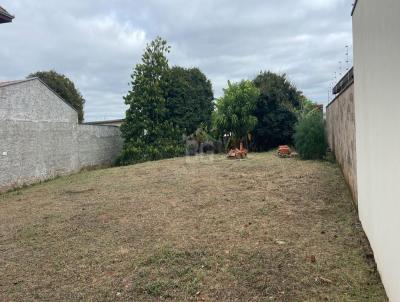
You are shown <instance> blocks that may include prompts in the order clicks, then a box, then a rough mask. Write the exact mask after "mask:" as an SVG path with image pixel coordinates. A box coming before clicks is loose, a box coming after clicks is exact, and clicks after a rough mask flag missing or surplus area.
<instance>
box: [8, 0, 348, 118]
mask: <svg viewBox="0 0 400 302" xmlns="http://www.w3.org/2000/svg"><path fill="white" fill-rule="evenodd" d="M352 2H353V0H246V1H243V0H190V1H188V0H135V1H132V0H113V1H110V0H68V1H60V0H35V1H32V0H3V1H1V2H0V5H1V6H3V7H4V8H5V9H7V10H8V11H9V12H10V13H11V14H13V15H15V16H16V17H15V19H14V21H13V23H12V24H3V25H0V43H1V47H0V80H14V79H21V78H25V77H26V76H27V75H28V74H29V73H31V72H35V71H38V70H49V69H55V70H56V71H58V72H60V73H64V74H65V75H67V76H68V77H70V78H71V79H72V80H73V81H74V82H75V84H76V86H77V87H78V88H79V90H80V91H81V93H82V94H83V96H84V98H85V99H86V105H85V120H86V121H92V120H103V119H114V118H122V117H123V116H124V115H125V105H124V103H123V99H122V96H123V95H125V94H126V93H127V91H128V89H129V82H130V74H131V73H132V69H133V67H134V65H135V64H136V63H138V62H139V61H140V57H141V54H142V52H143V48H144V47H145V45H146V43H147V42H149V41H150V40H152V39H153V38H155V37H156V36H157V35H160V36H162V37H163V38H165V39H167V40H168V42H169V43H170V45H171V46H172V51H171V54H170V55H169V59H170V64H171V65H181V66H185V67H199V68H200V69H201V70H202V71H203V72H204V73H205V74H206V75H207V77H208V78H210V79H211V81H212V84H213V88H214V93H215V96H216V97H218V96H220V95H221V94H222V88H223V87H225V86H226V83H227V80H233V81H238V80H241V79H252V78H254V77H255V76H256V75H257V73H259V72H260V71H261V70H271V71H274V72H280V73H283V72H284V73H286V74H287V75H288V77H289V78H290V80H291V81H292V82H293V83H295V85H296V86H297V87H298V89H300V90H302V91H303V92H304V94H305V95H306V96H308V97H309V98H310V99H312V100H314V101H317V102H320V103H327V100H328V89H329V87H330V86H331V85H332V83H333V78H334V72H335V71H336V72H338V73H339V61H343V62H345V61H346V56H345V53H346V50H345V46H346V45H350V47H351V45H352V36H351V17H350V12H351V7H352ZM350 53H351V51H350ZM351 59H352V56H351V55H350V60H351ZM350 64H351V63H350ZM345 65H346V64H345V63H343V69H345V67H346V66H345Z"/></svg>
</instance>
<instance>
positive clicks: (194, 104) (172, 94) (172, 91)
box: [166, 67, 214, 135]
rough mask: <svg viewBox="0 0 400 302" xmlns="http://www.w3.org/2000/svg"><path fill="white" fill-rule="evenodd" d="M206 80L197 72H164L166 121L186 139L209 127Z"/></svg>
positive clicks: (210, 107)
mask: <svg viewBox="0 0 400 302" xmlns="http://www.w3.org/2000/svg"><path fill="white" fill-rule="evenodd" d="M213 100H214V95H213V91H212V85H211V82H210V80H208V79H207V77H206V76H205V75H204V74H203V73H202V72H201V71H200V70H199V69H198V68H190V69H186V68H182V67H172V68H171V69H170V70H169V72H168V88H167V96H166V108H167V118H168V119H169V120H170V121H171V122H172V123H173V124H174V125H175V126H177V127H178V128H180V129H181V130H182V131H183V132H184V133H185V134H186V135H190V134H192V133H194V132H195V131H196V130H197V129H198V128H200V127H201V126H206V127H210V125H211V114H212V112H213V109H214V104H213Z"/></svg>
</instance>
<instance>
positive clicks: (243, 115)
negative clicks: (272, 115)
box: [213, 81, 260, 141]
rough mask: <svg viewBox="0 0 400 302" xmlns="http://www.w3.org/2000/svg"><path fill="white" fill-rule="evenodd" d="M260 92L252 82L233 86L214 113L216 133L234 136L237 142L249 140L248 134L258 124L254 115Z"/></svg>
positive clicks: (231, 85)
mask: <svg viewBox="0 0 400 302" xmlns="http://www.w3.org/2000/svg"><path fill="white" fill-rule="evenodd" d="M259 93H260V91H259V90H258V89H257V88H256V87H255V86H254V84H253V83H252V82H251V81H242V82H240V83H234V84H231V83H230V82H228V88H227V89H225V90H224V96H223V97H221V98H219V99H218V100H217V104H216V111H214V113H213V123H214V128H215V129H216V130H215V131H216V132H217V133H218V134H219V135H220V136H222V135H224V134H228V135H233V137H234V139H235V140H236V141H243V140H245V139H246V140H247V137H248V134H249V133H250V131H252V130H253V129H254V126H255V125H256V124H257V118H256V117H255V116H254V115H253V112H254V109H255V107H256V103H257V99H258V96H259Z"/></svg>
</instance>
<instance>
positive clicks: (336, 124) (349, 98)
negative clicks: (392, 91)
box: [326, 83, 358, 204]
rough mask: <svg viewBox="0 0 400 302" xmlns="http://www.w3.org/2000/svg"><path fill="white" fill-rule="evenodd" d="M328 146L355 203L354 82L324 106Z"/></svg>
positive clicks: (356, 194)
mask: <svg viewBox="0 0 400 302" xmlns="http://www.w3.org/2000/svg"><path fill="white" fill-rule="evenodd" d="M326 126H327V136H328V143H329V147H330V148H331V149H332V152H333V153H334V154H335V157H336V160H337V162H338V164H339V165H340V167H341V169H342V172H343V175H344V178H345V180H346V182H347V184H348V185H349V187H350V191H351V193H352V195H353V200H354V202H355V203H356V204H357V199H358V193H357V154H356V123H355V109H354V83H351V84H350V85H349V86H348V87H347V89H345V90H344V91H342V92H341V93H340V94H339V95H338V96H337V97H336V98H335V99H334V100H333V101H332V102H331V103H330V104H329V105H328V107H327V108H326Z"/></svg>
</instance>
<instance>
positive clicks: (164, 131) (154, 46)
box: [119, 37, 184, 165]
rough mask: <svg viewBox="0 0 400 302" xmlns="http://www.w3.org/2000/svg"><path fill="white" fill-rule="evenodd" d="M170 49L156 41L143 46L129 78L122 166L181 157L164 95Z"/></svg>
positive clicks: (162, 41) (120, 160) (180, 148)
mask: <svg viewBox="0 0 400 302" xmlns="http://www.w3.org/2000/svg"><path fill="white" fill-rule="evenodd" d="M169 51H170V47H169V46H168V44H167V42H166V41H165V40H163V39H161V38H160V37H158V38H156V39H155V40H153V41H152V42H151V43H150V44H148V45H147V47H146V50H145V52H144V54H143V56H142V62H141V63H139V64H137V65H136V67H135V69H134V72H133V74H132V76H131V78H132V82H131V86H132V88H131V91H130V92H129V93H128V95H127V96H125V98H124V99H125V104H126V105H128V106H129V108H128V110H127V111H126V121H125V123H124V124H123V125H122V126H121V131H122V135H123V137H124V139H125V144H124V147H123V151H122V154H121V156H120V158H119V163H120V164H123V165H126V164H132V163H137V162H143V161H147V160H157V159H161V158H168V157H174V156H177V155H181V154H183V153H184V147H183V144H182V143H181V140H182V137H181V133H180V132H179V131H177V129H176V128H175V127H174V125H173V124H172V123H171V122H170V121H169V120H168V115H167V108H166V98H165V96H166V91H167V88H168V80H167V77H168V72H169V67H168V59H167V57H166V54H167V53H169Z"/></svg>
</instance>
